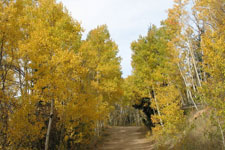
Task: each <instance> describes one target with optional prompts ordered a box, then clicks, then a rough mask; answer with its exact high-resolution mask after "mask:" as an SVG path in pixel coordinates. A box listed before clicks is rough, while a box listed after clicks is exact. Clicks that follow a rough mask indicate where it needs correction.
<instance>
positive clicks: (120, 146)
mask: <svg viewBox="0 0 225 150" xmlns="http://www.w3.org/2000/svg"><path fill="white" fill-rule="evenodd" d="M145 135H146V130H145V129H144V128H143V127H110V128H108V129H107V130H106V132H105V134H104V135H103V140H102V142H101V143H100V144H99V145H98V146H97V148H96V150H152V149H153V143H152V141H150V140H148V139H146V137H145Z"/></svg>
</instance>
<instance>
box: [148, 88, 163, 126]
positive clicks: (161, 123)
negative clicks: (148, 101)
mask: <svg viewBox="0 0 225 150" xmlns="http://www.w3.org/2000/svg"><path fill="white" fill-rule="evenodd" d="M153 95H154V101H155V104H156V109H157V112H158V115H159V120H160V125H161V126H162V127H164V126H163V122H162V119H161V113H160V110H159V105H158V102H157V99H156V94H155V91H154V89H153ZM149 96H151V94H150V91H149Z"/></svg>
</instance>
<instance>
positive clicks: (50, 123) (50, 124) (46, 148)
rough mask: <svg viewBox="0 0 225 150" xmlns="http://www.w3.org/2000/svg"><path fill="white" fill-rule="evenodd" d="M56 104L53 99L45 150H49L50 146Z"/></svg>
mask: <svg viewBox="0 0 225 150" xmlns="http://www.w3.org/2000/svg"><path fill="white" fill-rule="evenodd" d="M54 102H55V101H54V99H52V102H51V110H50V116H49V122H48V129H47V134H46V140H45V150H48V146H49V136H50V132H51V127H52V120H53V111H54Z"/></svg>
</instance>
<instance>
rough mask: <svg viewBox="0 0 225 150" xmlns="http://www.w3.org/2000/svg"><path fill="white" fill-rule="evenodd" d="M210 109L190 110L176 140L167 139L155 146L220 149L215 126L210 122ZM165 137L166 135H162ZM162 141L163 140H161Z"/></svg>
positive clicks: (162, 148)
mask: <svg viewBox="0 0 225 150" xmlns="http://www.w3.org/2000/svg"><path fill="white" fill-rule="evenodd" d="M210 114H211V112H210V110H209V109H208V108H205V109H202V110H200V111H198V112H196V111H191V112H190V113H189V114H188V115H187V117H188V119H187V125H186V127H185V130H184V131H183V133H180V134H179V135H177V136H178V138H177V140H176V141H175V140H172V139H170V140H167V142H165V143H161V144H160V145H158V146H157V148H156V149H158V150H169V149H172V150H222V143H221V137H220V134H219V132H218V131H217V127H216V126H214V125H213V124H212V121H213V120H212V119H210ZM162 138H166V137H162ZM162 141H163V140H162Z"/></svg>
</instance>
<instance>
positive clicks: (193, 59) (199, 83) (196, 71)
mask: <svg viewBox="0 0 225 150" xmlns="http://www.w3.org/2000/svg"><path fill="white" fill-rule="evenodd" d="M189 49H190V54H191V58H192V61H193V65H194V70H195V74H196V77H197V81H198V85H199V86H200V87H201V86H202V84H201V80H200V77H199V73H198V69H197V65H196V61H195V58H194V54H193V49H192V47H191V46H189Z"/></svg>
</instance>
